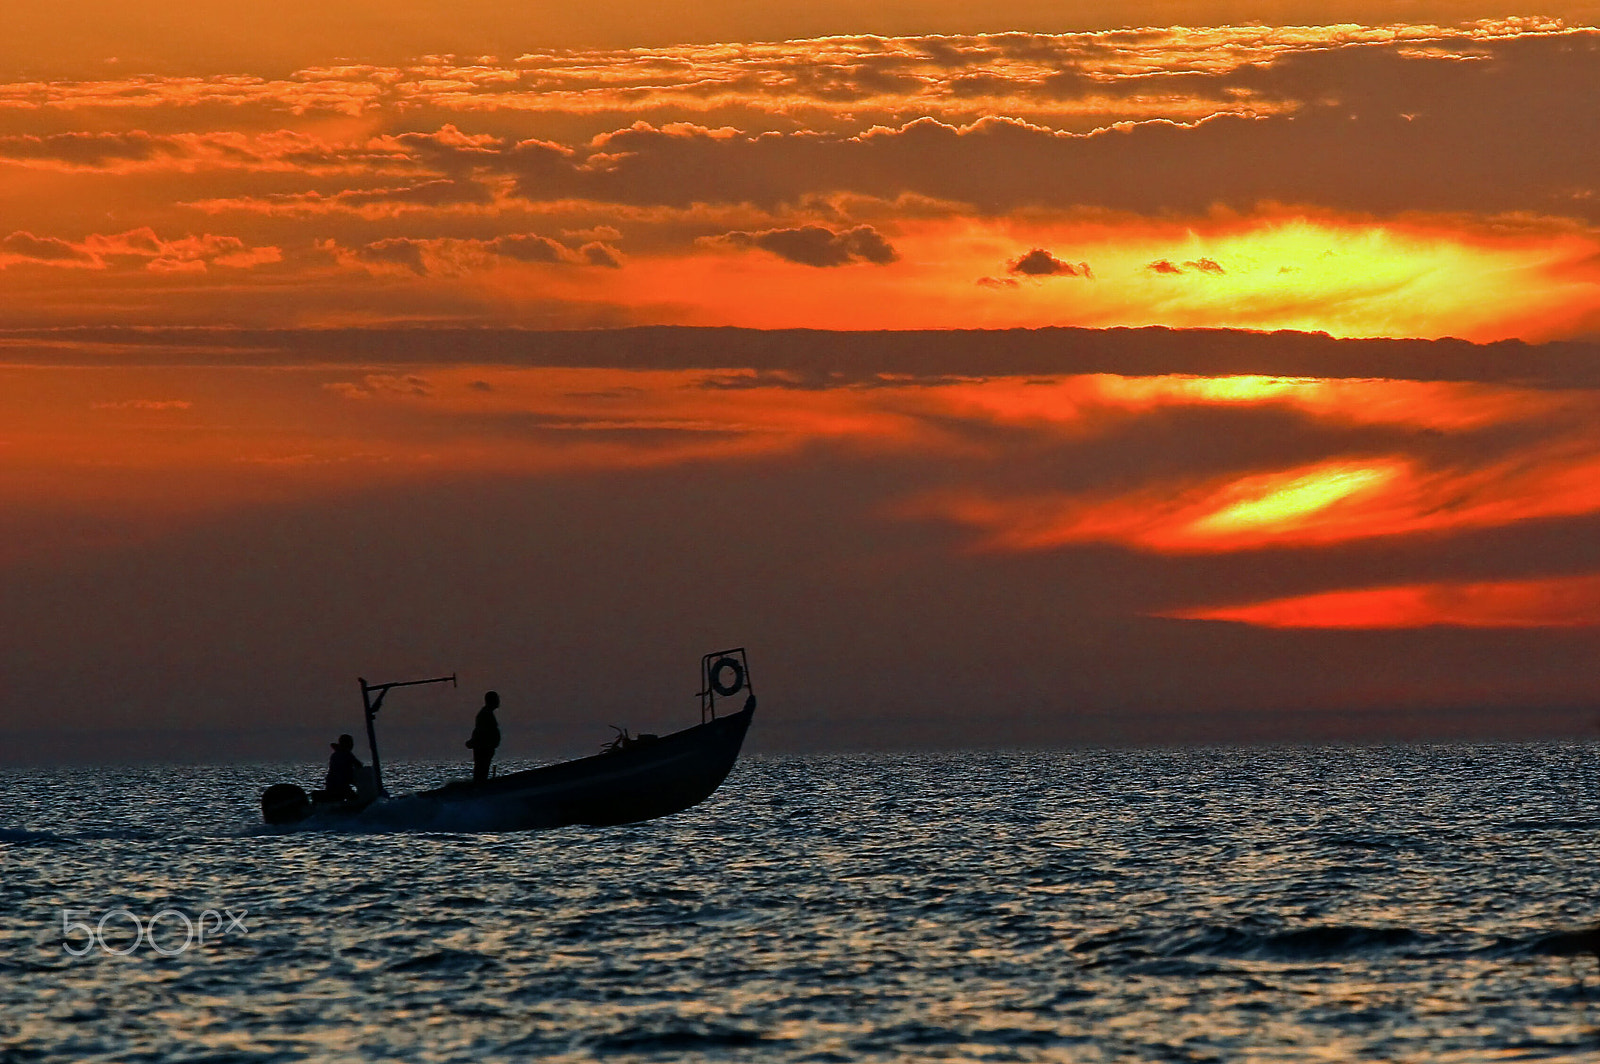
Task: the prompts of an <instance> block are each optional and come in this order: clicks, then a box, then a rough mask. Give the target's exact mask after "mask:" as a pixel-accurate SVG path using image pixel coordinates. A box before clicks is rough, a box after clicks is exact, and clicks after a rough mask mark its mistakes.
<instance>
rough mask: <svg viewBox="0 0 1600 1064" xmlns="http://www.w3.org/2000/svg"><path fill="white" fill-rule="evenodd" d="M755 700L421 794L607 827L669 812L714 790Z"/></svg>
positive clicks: (544, 821) (561, 822) (524, 817)
mask: <svg viewBox="0 0 1600 1064" xmlns="http://www.w3.org/2000/svg"><path fill="white" fill-rule="evenodd" d="M754 712H755V707H754V705H748V706H746V708H745V709H743V710H741V711H740V712H738V713H734V714H732V715H730V716H726V717H719V718H717V719H715V720H710V721H707V722H706V723H704V724H700V725H697V726H695V727H693V728H686V729H684V730H683V731H681V732H675V733H673V734H671V735H664V736H662V737H661V738H659V739H656V740H654V741H644V742H640V741H636V742H635V743H634V744H633V745H631V746H629V747H627V748H625V749H622V750H618V751H615V752H612V753H604V754H596V755H595V756H594V757H585V758H581V759H579V760H577V761H566V762H562V763H561V764H558V765H546V766H544V767H543V768H535V769H528V770H527V771H525V772H513V773H510V774H508V775H504V776H496V777H494V778H493V779H491V780H489V781H487V782H485V783H481V784H473V783H467V782H462V783H452V784H448V785H446V786H444V787H440V788H437V789H435V790H431V791H422V792H421V793H419V794H417V795H416V797H417V798H419V799H427V800H432V801H436V802H441V803H445V804H450V803H471V804H474V805H491V806H494V807H496V808H497V810H498V811H499V812H500V814H501V816H502V817H510V818H511V819H514V820H516V821H518V822H519V823H521V824H523V825H524V826H525V827H528V828H536V827H540V828H542V827H562V826H565V825H569V824H585V825H590V826H594V827H605V826H609V825H612V824H631V823H634V822H636V821H640V820H653V819H655V818H656V817H661V816H670V815H671V814H673V813H678V812H682V811H683V810H685V809H688V808H690V807H692V806H696V805H699V804H700V803H701V802H703V801H705V800H706V799H707V798H709V797H710V796H711V795H712V793H714V792H715V791H716V789H717V788H718V787H720V786H721V785H722V781H723V780H725V779H727V777H728V773H729V772H730V771H732V769H733V763H734V761H735V760H737V758H738V756H739V750H740V748H741V747H742V746H743V745H744V736H745V732H746V731H747V730H748V729H749V727H750V718H751V716H752V715H753V714H754Z"/></svg>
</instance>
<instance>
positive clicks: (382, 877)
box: [0, 743, 1600, 1064]
mask: <svg viewBox="0 0 1600 1064" xmlns="http://www.w3.org/2000/svg"><path fill="white" fill-rule="evenodd" d="M387 767H388V775H389V777H390V784H391V788H392V789H395V790H399V789H400V788H401V787H405V786H407V785H408V784H409V785H418V784H422V783H431V782H434V781H436V780H437V779H439V778H440V777H441V775H442V774H443V769H442V768H441V767H440V766H431V765H425V764H409V765H408V764H400V765H394V766H387ZM313 775H314V771H313V770H312V769H311V767H309V766H271V765H246V766H215V767H203V768H195V767H171V766H162V767H122V768H108V769H97V770H50V771H42V770H38V771H34V770H8V771H4V772H3V773H0V936H3V945H0V1062H8V1064H9V1062H14V1061H33V1060H52V1061H53V1060H72V1061H116V1062H119V1064H125V1062H131V1061H296V1060H317V1061H323V1060H330V1061H341V1060H360V1061H417V1062H425V1061H469V1060H470V1061H502V1060H504V1061H510V1060H530V1059H554V1060H573V1061H579V1060H595V1059H604V1060H609V1061H618V1062H623V1061H669V1060H670V1061H678V1060H727V1061H744V1060H750V1061H757V1060H759V1061H891V1060H893V1061H910V1060H918V1061H921V1060H961V1061H979V1060H982V1061H987V1060H997V1061H999V1060H1005V1061H1031V1060H1041V1061H1125V1060H1133V1061H1139V1060H1149V1061H1278V1060H1284V1061H1288V1060H1317V1061H1364V1060H1373V1061H1379V1060H1381V1061H1483V1060H1495V1061H1500V1060H1524V1059H1526V1060H1546V1059H1574V1060H1576V1059H1600V962H1597V959H1596V957H1595V956H1594V955H1593V953H1584V952H1582V951H1583V950H1584V949H1586V948H1587V946H1588V944H1589V941H1590V940H1589V939H1588V938H1586V937H1585V935H1584V934H1583V932H1584V931H1585V930H1586V929H1589V928H1593V927H1595V926H1596V924H1597V923H1600V857H1597V845H1596V844H1597V842H1600V804H1597V802H1600V751H1597V749H1596V748H1595V747H1594V746H1591V745H1586V744H1581V743H1570V744H1559V743H1557V744H1521V745H1483V746H1456V745H1444V746H1393V747H1371V748H1357V747H1321V748H1317V747H1306V748H1290V747H1286V748H1262V749H1199V750H1183V751H1175V750H1124V751H1051V752H969V753H952V754H862V755H847V756H815V757H798V756H795V757H777V756H772V757H748V758H745V759H742V760H741V761H740V763H739V765H738V767H737V768H736V769H735V771H734V774H733V776H732V777H730V778H729V780H728V782H727V783H726V784H725V785H724V786H723V788H722V789H721V790H720V791H719V792H718V793H717V794H716V795H714V796H713V797H712V798H711V799H710V800H709V801H708V802H706V803H705V804H704V805H702V806H700V807H698V808H696V809H694V810H691V811H689V812H687V813H684V814H680V815H678V816H675V817H671V818H667V819H664V820H660V821H656V822H651V823H646V824H640V825H634V826H630V827H623V828H610V829H562V830H558V831H551V832H545V833H538V834H507V835H466V834H421V833H407V832H395V833H389V834H326V833H301V834H273V833H265V832H263V831H261V830H260V829H259V828H258V827H257V825H256V820H257V814H256V809H255V801H256V798H257V795H258V794H259V792H260V789H261V788H262V786H264V785H265V784H267V783H269V782H275V781H277V780H280V779H285V778H294V777H300V778H302V779H304V778H307V777H310V776H313ZM64 910H70V911H71V915H69V916H68V917H67V920H68V921H69V922H76V923H87V924H90V925H95V924H99V925H100V927H101V932H103V933H101V934H98V935H95V936H91V935H90V934H89V933H88V932H87V931H85V930H84V929H82V928H75V929H73V930H71V931H70V932H64V930H63V916H62V913H63V911H64ZM118 910H125V912H119V911H118ZM163 910H168V911H167V912H165V913H164V914H163V915H162V916H160V917H159V918H158V919H156V920H155V929H154V931H153V933H151V934H149V935H147V936H146V937H145V938H143V939H136V938H135V930H134V925H133V922H132V921H134V920H138V921H139V922H140V923H141V924H146V923H148V922H149V921H150V918H151V917H153V916H155V915H156V914H157V913H161V912H162V911H163ZM208 910H210V911H213V912H215V913H216V915H215V916H214V917H211V916H204V915H203V914H205V913H206V912H207V911H208ZM107 914H110V915H109V916H107ZM224 914H228V915H224ZM241 914H242V915H241ZM235 918H237V923H235V922H234V920H235ZM185 919H187V920H188V921H189V922H190V924H191V925H192V924H193V922H194V921H195V920H196V919H199V920H201V921H202V923H203V924H204V926H205V927H206V928H207V929H208V931H209V932H210V934H209V937H208V938H207V940H206V941H204V942H203V943H197V942H195V941H194V938H195V936H194V935H193V934H189V935H188V937H187V938H186V934H185V926H184V924H183V920H185ZM225 923H227V924H228V925H229V926H226V927H224V926H223V925H224V924H225ZM155 947H159V951H158V949H157V948H155ZM69 949H70V950H80V951H83V955H82V956H74V955H72V953H70V952H68V950H69ZM107 950H116V951H119V952H122V951H126V953H127V955H125V956H118V955H112V954H111V953H109V952H107Z"/></svg>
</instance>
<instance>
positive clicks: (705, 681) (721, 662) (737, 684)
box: [700, 647, 756, 724]
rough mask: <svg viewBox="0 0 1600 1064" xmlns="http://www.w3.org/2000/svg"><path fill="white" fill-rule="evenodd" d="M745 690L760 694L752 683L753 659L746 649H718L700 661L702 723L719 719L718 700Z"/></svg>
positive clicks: (752, 693) (751, 693)
mask: <svg viewBox="0 0 1600 1064" xmlns="http://www.w3.org/2000/svg"><path fill="white" fill-rule="evenodd" d="M741 691H747V692H749V693H750V695H752V696H753V695H754V694H755V693H756V689H755V685H754V684H752V683H751V682H750V659H749V658H748V657H746V656H745V652H744V647H732V648H730V649H728V650H714V651H712V652H711V653H709V654H706V655H704V656H703V657H701V659H700V723H701V724H704V723H705V722H706V721H708V720H716V719H717V699H718V698H732V697H733V696H734V695H736V694H738V693H740V692H741Z"/></svg>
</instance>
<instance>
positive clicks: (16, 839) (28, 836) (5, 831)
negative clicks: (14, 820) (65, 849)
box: [0, 828, 75, 846]
mask: <svg viewBox="0 0 1600 1064" xmlns="http://www.w3.org/2000/svg"><path fill="white" fill-rule="evenodd" d="M74 841H75V840H73V839H69V838H66V837H64V836H61V835H56V834H54V833H53V832H49V831H28V830H26V829H25V828H0V843H8V844H10V845H12V846H58V845H62V844H65V843H72V842H74Z"/></svg>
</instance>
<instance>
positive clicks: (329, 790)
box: [320, 735, 361, 802]
mask: <svg viewBox="0 0 1600 1064" xmlns="http://www.w3.org/2000/svg"><path fill="white" fill-rule="evenodd" d="M328 745H329V746H332V747H333V753H332V754H331V755H329V757H328V778H327V781H326V782H325V783H324V784H323V790H322V793H321V796H320V797H321V798H322V800H323V801H328V802H347V801H350V800H351V799H353V798H354V797H355V796H356V769H358V768H360V767H361V762H360V761H358V760H356V755H355V753H354V752H353V749H352V748H353V747H354V746H355V745H356V741H355V740H354V739H352V738H351V737H350V736H348V735H341V736H339V741H338V742H336V743H329V744H328Z"/></svg>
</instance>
